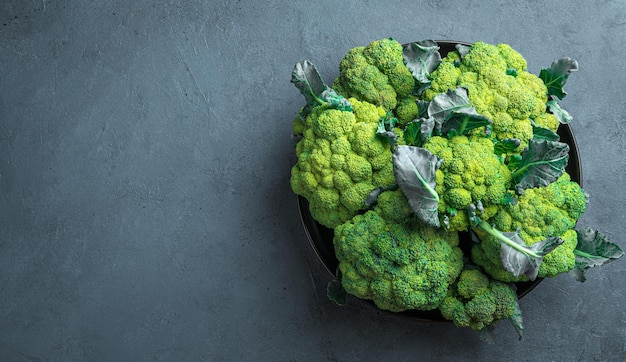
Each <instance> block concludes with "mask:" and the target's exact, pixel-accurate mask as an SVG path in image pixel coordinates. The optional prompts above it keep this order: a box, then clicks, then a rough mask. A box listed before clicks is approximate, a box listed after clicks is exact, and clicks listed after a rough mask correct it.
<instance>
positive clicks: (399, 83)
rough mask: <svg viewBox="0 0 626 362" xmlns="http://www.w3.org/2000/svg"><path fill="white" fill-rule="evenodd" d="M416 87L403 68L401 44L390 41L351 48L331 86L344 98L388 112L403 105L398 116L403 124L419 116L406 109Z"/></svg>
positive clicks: (405, 68)
mask: <svg viewBox="0 0 626 362" xmlns="http://www.w3.org/2000/svg"><path fill="white" fill-rule="evenodd" d="M414 86H415V79H414V78H413V75H412V74H411V72H410V71H409V69H408V68H407V67H406V66H405V65H404V59H403V58H402V44H400V43H398V42H397V41H395V40H393V39H390V38H388V39H380V40H376V41H373V42H371V43H370V44H368V45H367V46H360V47H355V48H352V49H350V50H349V51H348V52H347V53H346V55H345V56H344V58H343V59H342V60H341V63H339V77H338V78H337V79H336V80H335V81H334V82H333V84H332V88H333V89H334V90H335V91H336V92H337V93H339V94H341V95H343V96H344V97H354V98H357V99H359V100H363V101H367V102H369V103H372V104H375V105H377V106H381V107H383V108H384V109H385V110H386V111H392V110H394V109H395V108H396V107H397V106H398V104H400V105H402V109H401V110H399V111H398V113H399V114H397V115H396V117H398V119H399V120H400V121H401V122H408V121H410V120H412V119H413V118H414V117H415V116H416V115H417V109H416V108H413V107H412V106H410V107H409V108H407V107H406V106H407V105H409V104H410V102H411V100H413V99H412V97H411V92H412V91H413V87H414ZM405 98H406V99H408V100H405ZM405 102H406V103H405Z"/></svg>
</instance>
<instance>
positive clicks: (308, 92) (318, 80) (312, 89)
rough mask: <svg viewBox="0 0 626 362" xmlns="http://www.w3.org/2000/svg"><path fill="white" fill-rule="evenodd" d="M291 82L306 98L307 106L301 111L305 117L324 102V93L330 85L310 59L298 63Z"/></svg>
mask: <svg viewBox="0 0 626 362" xmlns="http://www.w3.org/2000/svg"><path fill="white" fill-rule="evenodd" d="M291 83H293V84H294V85H295V86H296V88H298V89H299V90H300V93H302V95H303V96H304V99H305V100H306V106H304V108H303V109H302V111H301V112H300V117H302V118H305V117H306V116H307V115H308V114H309V113H310V112H311V109H313V108H314V107H315V106H317V105H319V104H322V99H321V96H322V93H323V92H324V91H325V90H326V89H327V88H328V87H327V86H326V83H324V80H323V79H322V76H320V73H319V72H318V70H317V68H316V67H315V65H314V64H313V63H311V61H309V60H303V61H301V62H298V63H296V65H295V66H294V68H293V71H292V72H291Z"/></svg>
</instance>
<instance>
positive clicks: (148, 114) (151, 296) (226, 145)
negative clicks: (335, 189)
mask: <svg viewBox="0 0 626 362" xmlns="http://www.w3.org/2000/svg"><path fill="white" fill-rule="evenodd" d="M457 3H458V2H453V1H447V2H446V1H434V0H430V1H416V0H411V1H390V2H387V1H385V2H383V1H315V2H312V1H251V0H247V1H246V0H242V1H239V0H232V1H216V0H213V1H212V0H205V1H199V0H188V1H182V0H169V1H160V0H151V1H146V0H140V1H131V2H129V1H122V0H101V1H93V2H91V1H90V2H87V1H47V0H19V1H17V0H15V1H13V0H8V1H7V0H4V1H2V2H0V205H1V207H0V360H1V361H44V360H51V361H100V360H103V361H104V360H108V361H126V360H133V361H144V360H145V361H151V360H158V361H161V360H162V361H184V360H195V361H197V360H319V361H325V360H331V361H332V360H338V361H357V360H467V361H473V360H477V359H479V360H480V359H493V360H501V361H535V360H555V361H564V360H568V361H571V360H585V361H589V360H597V361H605V360H624V359H625V358H626V311H625V309H624V300H625V298H626V295H625V294H626V286H625V283H624V278H623V275H624V272H625V268H626V263H625V262H624V261H623V260H620V261H618V262H616V263H613V264H610V265H608V266H606V267H605V268H603V269H598V270H592V271H591V272H590V273H589V276H588V279H589V280H588V281H587V282H586V283H584V284H583V283H578V282H576V281H574V280H573V279H572V278H570V277H569V276H567V275H562V276H559V277H558V278H556V279H553V280H546V281H544V282H543V283H541V284H540V285H539V287H537V288H536V289H535V290H534V291H533V292H532V293H531V294H530V295H528V296H527V297H525V298H523V299H522V300H521V305H522V308H523V310H524V312H525V313H524V316H525V321H526V335H525V339H524V340H522V341H518V340H517V338H516V334H515V332H514V330H513V328H512V327H511V326H510V324H509V323H508V322H503V323H500V325H498V327H497V333H498V338H497V343H496V345H485V344H483V343H481V342H480V341H479V339H478V338H477V336H476V334H475V333H473V331H471V330H460V329H457V328H455V327H453V326H452V325H450V324H447V323H444V324H428V323H420V322H416V321H413V320H405V319H398V318H394V317H390V316H388V315H386V314H383V313H380V312H378V311H376V310H373V309H372V308H369V307H367V306H363V305H361V304H358V303H353V304H352V306H349V307H346V308H339V307H337V306H335V305H333V304H332V303H331V302H329V301H328V300H327V299H326V296H325V287H326V283H327V282H328V280H329V277H330V276H329V275H328V274H327V272H326V271H325V270H324V269H323V267H322V266H321V264H320V263H319V261H318V260H317V258H316V256H315V254H314V252H313V251H312V249H311V248H310V247H309V244H308V241H307V239H306V236H305V234H304V231H303V228H302V225H301V223H300V219H299V215H298V209H297V206H296V199H295V196H294V195H293V193H292V192H291V190H290V188H289V183H288V179H289V169H290V167H291V165H292V164H293V163H294V159H295V158H294V155H293V147H294V141H293V140H292V139H291V121H292V119H293V117H294V115H295V114H296V112H297V110H298V108H299V107H300V106H302V104H303V98H302V97H301V95H300V94H299V93H298V91H297V89H296V88H295V87H294V86H293V85H292V84H291V83H290V82H289V80H290V74H291V70H292V67H293V65H294V64H295V63H296V62H297V61H299V60H303V59H310V60H312V61H313V62H315V63H316V64H317V65H318V67H319V69H320V71H321V73H322V75H323V76H324V77H325V79H326V80H328V81H331V80H332V79H333V78H334V77H335V76H337V74H338V69H337V66H338V63H339V61H340V59H341V57H342V56H343V55H344V54H345V52H346V51H347V50H348V49H350V48H351V47H354V46H357V45H365V44H367V43H369V42H370V41H372V40H375V39H379V38H383V37H394V38H395V39H397V40H398V41H400V42H409V41H416V40H422V39H451V40H464V41H469V42H473V41H478V40H483V41H486V42H490V43H494V44H495V43H499V42H504V43H509V44H511V45H512V46H513V47H514V48H515V49H517V50H518V51H520V52H521V53H522V54H523V55H524V56H525V57H526V58H527V59H528V67H529V70H530V71H531V72H533V73H538V72H539V70H540V68H541V67H544V66H549V64H550V63H551V62H552V61H553V60H555V59H557V58H560V57H563V56H570V57H573V58H575V59H577V60H578V61H579V63H580V70H579V71H578V72H577V73H575V74H574V75H572V77H571V78H570V80H569V82H568V84H567V86H566V90H567V91H568V92H569V95H568V97H567V98H566V99H565V100H564V101H563V102H561V105H562V106H563V107H564V108H566V109H567V110H568V111H569V112H570V113H571V114H572V115H573V116H574V117H575V119H574V121H573V123H572V127H573V129H574V132H575V133H576V136H577V140H578V142H579V147H580V152H581V154H582V156H581V158H582V165H583V175H584V186H585V188H586V190H587V191H588V192H589V193H590V194H591V201H590V203H589V207H588V211H587V213H586V214H585V215H584V216H583V217H582V219H581V220H580V224H582V225H584V226H593V227H596V228H598V229H600V230H602V231H604V232H606V233H607V234H609V235H610V236H611V237H613V239H614V240H615V241H616V242H617V243H619V244H620V245H621V246H622V247H624V246H625V244H624V241H623V240H624V239H623V235H624V233H625V231H626V227H625V225H626V216H625V214H624V204H625V202H626V193H625V192H624V184H625V182H626V177H625V174H626V172H625V171H624V170H625V167H626V160H625V158H624V153H625V146H624V136H626V126H625V125H624V118H625V114H626V105H625V103H624V92H623V91H624V88H625V87H624V84H626V72H625V66H624V64H625V61H624V59H625V58H626V51H625V50H624V49H625V48H624V45H623V42H624V38H625V35H626V2H624V1H580V0H576V1H550V2H547V1H546V2H542V1H504V0H499V1H490V2H483V1H468V2H465V3H464V4H463V5H458V4H457Z"/></svg>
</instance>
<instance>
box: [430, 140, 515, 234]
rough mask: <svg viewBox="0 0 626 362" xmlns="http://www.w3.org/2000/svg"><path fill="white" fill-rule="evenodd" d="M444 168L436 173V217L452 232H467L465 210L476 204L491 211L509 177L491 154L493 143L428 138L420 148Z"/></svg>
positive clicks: (498, 202)
mask: <svg viewBox="0 0 626 362" xmlns="http://www.w3.org/2000/svg"><path fill="white" fill-rule="evenodd" d="M423 147H424V148H425V149H427V150H429V151H430V152H432V153H433V154H434V155H436V156H437V157H438V158H439V159H443V164H442V165H441V167H440V168H439V169H438V170H437V173H436V181H437V188H436V190H437V193H438V194H439V195H443V196H442V198H440V200H439V216H440V219H441V221H442V222H444V219H445V218H447V219H448V224H449V225H448V228H449V229H450V230H452V231H461V230H467V229H468V228H469V219H468V217H467V210H468V209H469V207H470V205H472V204H474V205H476V204H478V203H479V202H480V203H481V204H482V205H483V206H484V207H485V208H486V210H487V211H491V210H492V208H490V207H489V206H491V205H499V204H501V203H502V202H503V200H504V197H505V196H506V195H507V188H508V184H509V182H510V179H511V173H510V171H509V169H508V168H507V166H506V165H504V164H503V163H502V162H501V160H500V158H498V157H497V156H496V155H495V154H494V149H493V147H494V145H493V142H492V141H491V140H490V139H489V138H486V137H482V136H469V137H468V136H455V137H452V138H450V139H448V138H445V137H440V136H435V137H431V138H430V139H429V140H428V141H427V142H426V143H425V144H424V146H423Z"/></svg>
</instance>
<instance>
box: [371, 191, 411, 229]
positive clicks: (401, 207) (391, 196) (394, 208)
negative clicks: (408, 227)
mask: <svg viewBox="0 0 626 362" xmlns="http://www.w3.org/2000/svg"><path fill="white" fill-rule="evenodd" d="M374 210H375V211H376V212H377V213H378V214H379V215H380V216H381V217H382V218H383V219H385V220H387V221H389V222H392V223H396V224H404V223H408V222H410V221H411V220H412V218H413V215H414V214H413V211H412V210H411V205H409V200H407V198H406V196H404V193H403V192H402V190H400V189H397V190H393V191H385V192H383V193H381V194H380V195H379V196H378V200H377V203H376V207H375V208H374Z"/></svg>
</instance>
